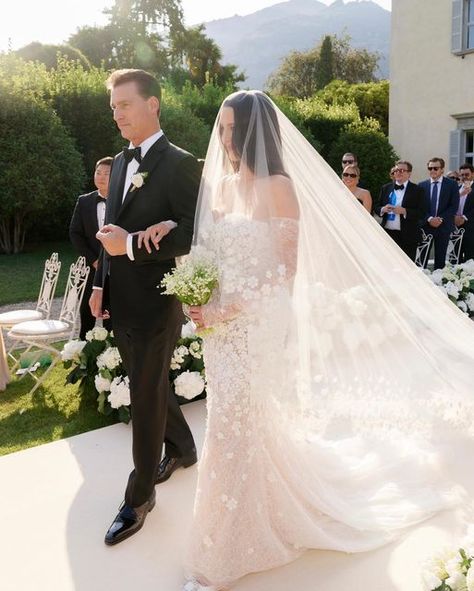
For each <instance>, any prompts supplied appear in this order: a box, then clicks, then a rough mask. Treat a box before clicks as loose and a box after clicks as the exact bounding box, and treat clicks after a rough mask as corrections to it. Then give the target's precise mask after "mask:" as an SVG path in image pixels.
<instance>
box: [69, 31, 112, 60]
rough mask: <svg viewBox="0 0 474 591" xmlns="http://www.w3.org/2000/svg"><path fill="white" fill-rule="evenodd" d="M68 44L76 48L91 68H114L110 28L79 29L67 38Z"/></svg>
mask: <svg viewBox="0 0 474 591" xmlns="http://www.w3.org/2000/svg"><path fill="white" fill-rule="evenodd" d="M68 44H69V45H70V46H71V47H75V48H77V49H78V50H79V51H80V52H81V53H82V54H83V55H84V56H85V57H86V58H87V59H88V60H89V63H90V64H91V65H93V66H97V67H100V66H102V65H103V66H104V67H105V68H113V67H114V66H115V59H114V55H113V44H114V37H113V30H112V27H109V26H106V27H89V26H85V27H80V28H78V29H77V31H76V32H75V33H73V34H72V35H71V36H70V37H69V39H68Z"/></svg>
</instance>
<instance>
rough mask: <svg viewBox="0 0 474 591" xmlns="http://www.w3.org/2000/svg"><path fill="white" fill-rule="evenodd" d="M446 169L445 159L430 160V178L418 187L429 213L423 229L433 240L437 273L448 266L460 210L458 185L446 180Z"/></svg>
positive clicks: (428, 166)
mask: <svg viewBox="0 0 474 591" xmlns="http://www.w3.org/2000/svg"><path fill="white" fill-rule="evenodd" d="M444 167H445V163H444V160H443V159H442V158H439V157H437V156H435V157H434V158H431V159H430V160H429V162H428V164H427V168H428V173H429V177H430V178H428V179H426V180H425V181H422V182H421V183H419V186H420V187H421V188H422V189H423V191H424V193H425V204H426V210H427V213H426V215H425V218H424V220H423V229H424V231H425V233H426V234H431V235H432V236H433V243H434V254H435V261H434V266H435V269H442V268H443V267H444V266H445V264H446V253H447V250H448V244H449V237H450V235H451V232H452V231H453V230H454V216H455V215H456V212H457V211H458V207H459V188H458V184H457V182H456V181H453V180H452V179H448V178H447V177H445V176H443V173H444Z"/></svg>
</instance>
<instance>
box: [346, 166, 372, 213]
mask: <svg viewBox="0 0 474 591" xmlns="http://www.w3.org/2000/svg"><path fill="white" fill-rule="evenodd" d="M359 179H360V170H359V167H358V166H356V165H355V164H349V165H348V166H346V167H345V168H344V170H343V172H342V182H343V183H344V184H345V185H346V187H347V188H348V189H349V191H350V192H351V193H352V194H353V195H354V197H355V198H356V199H357V201H359V202H360V203H362V205H363V206H364V207H365V209H366V210H367V211H368V212H369V213H371V211H372V196H371V195H370V193H369V191H367V189H362V187H359V186H358V184H359Z"/></svg>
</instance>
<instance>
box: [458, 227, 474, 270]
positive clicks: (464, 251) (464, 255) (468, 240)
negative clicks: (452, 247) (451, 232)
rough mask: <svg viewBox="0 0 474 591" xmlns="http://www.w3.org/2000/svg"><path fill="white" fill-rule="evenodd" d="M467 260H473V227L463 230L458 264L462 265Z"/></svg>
mask: <svg viewBox="0 0 474 591" xmlns="http://www.w3.org/2000/svg"><path fill="white" fill-rule="evenodd" d="M469 259H474V227H473V228H469V229H468V228H465V230H464V236H463V239H462V245H461V256H460V257H459V262H460V263H464V262H466V261H468V260H469Z"/></svg>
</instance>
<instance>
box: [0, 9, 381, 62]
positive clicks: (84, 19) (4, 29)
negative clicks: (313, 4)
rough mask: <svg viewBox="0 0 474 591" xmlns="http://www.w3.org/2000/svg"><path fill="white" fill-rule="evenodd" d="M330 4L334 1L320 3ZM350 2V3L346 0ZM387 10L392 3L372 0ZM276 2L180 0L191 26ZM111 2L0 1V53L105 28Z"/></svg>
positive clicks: (253, 10) (251, 10)
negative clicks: (86, 27) (105, 11)
mask: <svg viewBox="0 0 474 591" xmlns="http://www.w3.org/2000/svg"><path fill="white" fill-rule="evenodd" d="M321 1H322V2H324V3H325V4H331V3H332V1H333V0H321ZM345 1H349V0H345ZM374 1H375V2H377V4H380V6H382V7H383V8H386V9H387V10H390V9H391V3H392V0H374ZM278 2H279V0H239V1H238V2H233V1H232V2H229V1H228V0H182V7H183V10H184V18H185V23H186V24H187V25H194V24H197V23H200V22H204V21H210V20H215V19H220V18H225V17H229V16H234V15H235V14H239V15H242V16H243V15H245V14H250V13H252V12H256V11H257V10H260V9H262V8H265V7H266V6H271V5H272V4H277V3H278ZM111 4H112V0H3V1H2V2H1V3H0V51H4V50H6V49H8V47H9V44H10V45H11V47H12V49H18V48H19V47H22V46H23V45H26V44H28V43H31V42H32V41H40V42H41V43H54V44H56V43H61V42H63V41H65V40H66V39H67V38H68V37H69V35H71V34H72V33H74V32H75V31H76V29H77V28H78V27H80V26H84V25H99V26H100V25H104V24H106V22H107V17H106V16H105V15H104V14H102V10H103V9H104V8H105V7H108V6H111Z"/></svg>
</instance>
